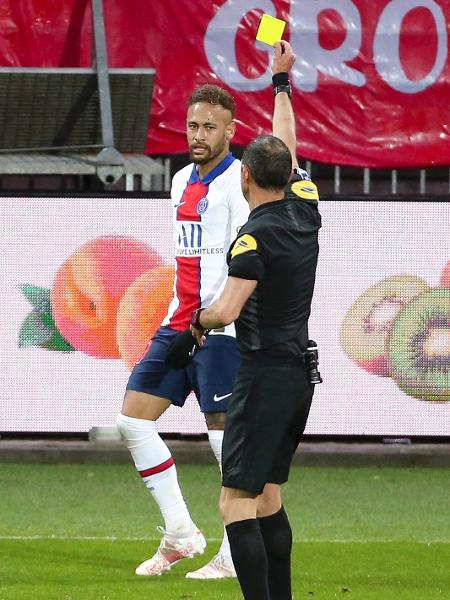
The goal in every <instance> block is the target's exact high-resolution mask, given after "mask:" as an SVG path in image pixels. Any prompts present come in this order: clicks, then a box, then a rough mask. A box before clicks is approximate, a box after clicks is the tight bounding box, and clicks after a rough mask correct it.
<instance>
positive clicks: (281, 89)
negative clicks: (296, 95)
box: [273, 83, 292, 98]
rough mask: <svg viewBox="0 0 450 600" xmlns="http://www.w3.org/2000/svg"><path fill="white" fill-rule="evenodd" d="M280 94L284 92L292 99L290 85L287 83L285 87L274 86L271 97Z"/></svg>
mask: <svg viewBox="0 0 450 600" xmlns="http://www.w3.org/2000/svg"><path fill="white" fill-rule="evenodd" d="M280 92H286V94H287V95H288V96H289V98H291V97H292V89H291V84H290V83H288V84H287V85H286V84H285V85H275V86H274V88H273V95H274V96H276V95H277V94H279V93H280Z"/></svg>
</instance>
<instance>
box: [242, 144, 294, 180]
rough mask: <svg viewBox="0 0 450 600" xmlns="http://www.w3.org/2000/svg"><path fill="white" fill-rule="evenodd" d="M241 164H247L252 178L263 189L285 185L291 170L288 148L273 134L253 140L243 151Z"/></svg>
mask: <svg viewBox="0 0 450 600" xmlns="http://www.w3.org/2000/svg"><path fill="white" fill-rule="evenodd" d="M242 164H244V165H247V167H248V168H249V170H250V173H251V174H252V177H253V179H254V180H255V182H256V183H257V185H259V187H261V188H263V189H278V190H280V189H282V188H284V187H286V185H287V183H288V181H289V178H290V176H291V172H292V157H291V153H290V151H289V148H288V147H287V146H286V144H285V143H284V142H282V141H281V140H280V139H279V138H276V137H274V136H273V135H263V136H260V137H257V138H256V139H255V140H253V142H251V143H250V144H249V145H248V146H247V148H246V149H245V151H244V154H243V156H242Z"/></svg>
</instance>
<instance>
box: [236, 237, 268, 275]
mask: <svg viewBox="0 0 450 600" xmlns="http://www.w3.org/2000/svg"><path fill="white" fill-rule="evenodd" d="M228 259H229V262H228V275H229V276H231V277H239V278H240V279H251V280H256V281H260V280H261V279H262V278H263V276H264V272H265V269H266V267H265V262H264V256H263V253H262V249H261V246H260V244H259V242H258V240H257V239H256V238H255V237H254V236H253V235H252V234H250V233H244V234H243V235H241V236H239V237H238V238H237V239H236V240H235V241H234V243H233V244H232V246H231V248H230V251H229V254H228Z"/></svg>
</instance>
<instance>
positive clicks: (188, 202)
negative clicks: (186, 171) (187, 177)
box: [177, 181, 208, 221]
mask: <svg viewBox="0 0 450 600" xmlns="http://www.w3.org/2000/svg"><path fill="white" fill-rule="evenodd" d="M207 193H208V186H207V185H205V184H204V183H201V182H200V181H196V182H194V183H188V184H187V186H186V189H185V190H184V192H183V195H182V197H181V200H180V204H179V206H178V208H177V221H201V220H202V217H201V215H199V213H198V212H197V205H198V203H199V201H200V200H201V199H202V198H204V197H205V196H206V194H207Z"/></svg>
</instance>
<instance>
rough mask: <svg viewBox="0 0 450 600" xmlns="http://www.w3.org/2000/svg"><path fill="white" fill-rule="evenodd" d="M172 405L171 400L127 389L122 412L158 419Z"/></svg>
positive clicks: (139, 417)
mask: <svg viewBox="0 0 450 600" xmlns="http://www.w3.org/2000/svg"><path fill="white" fill-rule="evenodd" d="M170 405H171V402H170V400H167V399H166V398H160V397H159V396H153V395H152V394H146V393H144V392H135V391H134V390H127V391H126V393H125V396H124V399H123V405H122V414H123V415H126V416H127V417H135V418H136V419H147V420H149V421H156V419H159V417H160V416H161V415H162V414H163V413H164V412H165V411H166V410H167V409H168V408H169V406H170Z"/></svg>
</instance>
